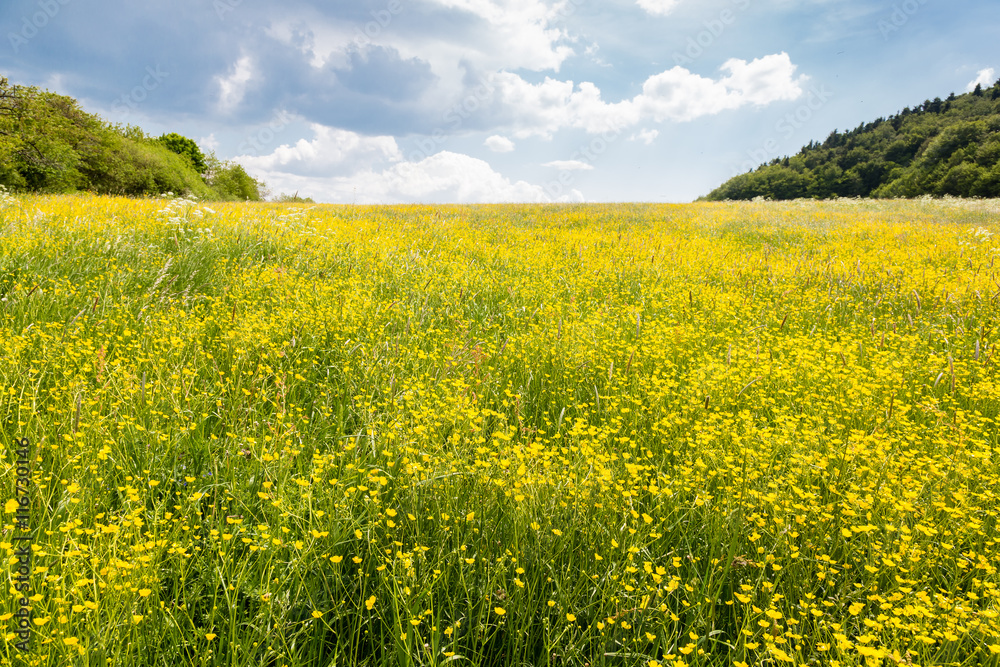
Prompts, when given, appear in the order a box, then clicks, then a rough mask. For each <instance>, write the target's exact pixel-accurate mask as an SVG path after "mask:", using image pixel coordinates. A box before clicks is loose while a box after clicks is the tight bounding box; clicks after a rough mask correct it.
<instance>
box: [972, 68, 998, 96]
mask: <svg viewBox="0 0 1000 667" xmlns="http://www.w3.org/2000/svg"><path fill="white" fill-rule="evenodd" d="M995 73H996V72H995V70H994V69H993V68H992V67H987V68H986V69H981V70H979V72H978V73H976V78H975V79H973V80H972V81H970V82H969V85H967V86H966V87H965V90H966V92H969V93H971V92H972V91H973V90H975V89H976V86H977V85H980V86H982V87H983V88H989V87H990V86H992V85H993V83H994V79H993V75H994V74H995Z"/></svg>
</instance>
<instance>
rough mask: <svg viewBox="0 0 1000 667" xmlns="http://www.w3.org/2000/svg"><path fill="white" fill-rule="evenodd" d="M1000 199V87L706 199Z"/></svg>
mask: <svg viewBox="0 0 1000 667" xmlns="http://www.w3.org/2000/svg"><path fill="white" fill-rule="evenodd" d="M925 194H929V195H953V196H957V197H1000V81H997V82H996V83H995V84H994V85H993V86H992V87H991V88H987V89H985V90H984V89H983V88H982V87H980V86H976V89H975V90H974V91H973V92H971V93H966V94H964V95H958V96H956V95H955V94H954V93H952V94H951V95H950V96H949V97H948V98H947V99H945V100H942V99H940V98H935V99H934V100H927V101H925V102H924V103H923V104H920V105H918V106H917V107H916V108H915V109H910V108H909V107H907V108H906V109H903V111H901V112H900V113H898V114H895V115H893V116H891V117H889V118H878V119H876V120H875V121H873V122H871V123H864V124H862V125H859V126H858V127H856V128H854V129H853V130H850V131H847V132H836V131H834V132H833V133H831V134H830V136H828V137H827V138H826V141H824V142H822V143H816V142H810V143H809V145H807V146H804V147H803V148H802V150H800V151H799V152H798V154H797V155H794V156H791V157H785V158H778V159H775V160H772V161H771V162H769V163H767V164H763V165H761V166H759V167H757V168H756V169H755V170H753V171H749V172H747V173H745V174H740V175H738V176H735V177H733V178H731V179H729V180H728V181H726V182H725V183H723V184H722V185H721V186H719V187H718V188H716V189H715V190H713V191H712V192H710V193H709V194H708V195H707V196H706V197H704V199H708V200H715V201H718V200H723V199H753V198H754V197H765V198H770V199H795V198H798V197H817V198H827V197H858V196H860V197H916V196H919V195H925Z"/></svg>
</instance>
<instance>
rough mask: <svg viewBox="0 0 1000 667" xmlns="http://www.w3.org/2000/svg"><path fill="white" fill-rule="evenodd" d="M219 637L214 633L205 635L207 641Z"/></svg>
mask: <svg viewBox="0 0 1000 667" xmlns="http://www.w3.org/2000/svg"><path fill="white" fill-rule="evenodd" d="M218 636H219V635H217V634H215V633H214V632H209V633H206V634H205V639H207V640H208V641H212V640H213V639H215V638H216V637H218Z"/></svg>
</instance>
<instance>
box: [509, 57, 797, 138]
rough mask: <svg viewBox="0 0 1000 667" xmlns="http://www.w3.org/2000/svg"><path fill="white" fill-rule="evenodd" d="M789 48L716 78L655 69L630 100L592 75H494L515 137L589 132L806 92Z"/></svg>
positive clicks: (739, 63) (726, 66)
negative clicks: (604, 94)
mask: <svg viewBox="0 0 1000 667" xmlns="http://www.w3.org/2000/svg"><path fill="white" fill-rule="evenodd" d="M795 69H796V66H795V65H794V64H793V63H792V61H791V58H789V57H788V54H787V53H784V52H782V53H776V54H772V55H768V56H764V57H762V58H757V59H755V60H752V61H750V62H747V61H745V60H740V59H738V58H732V59H730V60H727V61H726V62H725V63H723V65H722V67H721V68H720V70H721V71H722V72H724V73H727V76H724V77H721V78H719V79H710V78H707V77H703V76H700V75H698V74H694V73H692V72H690V71H688V70H687V69H685V68H683V67H680V66H677V67H673V68H671V69H669V70H666V71H664V72H661V73H659V74H655V75H653V76H651V77H649V78H648V79H646V81H645V82H644V83H643V86H642V92H641V93H640V94H638V95H636V96H635V97H634V98H632V99H630V100H623V101H621V102H614V103H611V102H605V101H604V100H603V99H601V91H600V90H599V89H598V88H597V86H595V85H594V84H593V83H590V82H588V81H584V82H582V83H580V84H579V85H578V86H575V85H574V84H573V82H572V81H559V80H556V79H552V78H550V77H546V78H545V80H544V81H543V82H541V83H537V84H532V83H528V82H527V81H525V80H524V79H522V78H521V77H520V76H518V75H517V74H514V73H512V72H500V73H499V74H498V75H497V76H496V77H495V78H494V82H495V86H496V92H495V98H496V100H497V101H499V103H500V105H501V108H502V109H503V113H504V114H505V116H506V120H507V122H509V123H510V124H511V125H512V126H513V134H514V136H515V137H521V138H523V137H529V136H541V137H551V136H552V134H553V133H554V132H556V131H557V130H560V129H562V128H566V127H572V128H578V129H583V130H586V131H587V132H590V133H597V132H619V131H621V130H623V129H624V128H626V127H629V126H632V125H636V124H638V123H639V122H641V121H642V120H647V119H649V120H654V121H656V122H664V121H678V122H683V121H689V120H693V119H695V118H698V117H701V116H706V115H712V114H716V113H719V112H721V111H724V110H727V109H737V108H739V107H742V106H746V105H755V106H763V105H765V104H770V103H771V102H776V101H781V100H794V99H796V98H798V97H799V96H800V95H802V92H803V91H802V84H803V83H805V81H806V79H807V77H805V76H798V77H796V76H795Z"/></svg>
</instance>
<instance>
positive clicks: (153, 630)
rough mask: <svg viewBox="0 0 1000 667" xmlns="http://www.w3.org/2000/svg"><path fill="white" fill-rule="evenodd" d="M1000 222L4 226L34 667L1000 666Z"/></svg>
mask: <svg viewBox="0 0 1000 667" xmlns="http://www.w3.org/2000/svg"><path fill="white" fill-rule="evenodd" d="M998 221H1000V205H998V204H997V202H990V201H979V202H964V203H963V202H958V201H930V200H924V201H911V202H858V201H852V200H846V201H836V202H819V203H811V202H790V203H770V202H751V203H743V204H729V203H723V204H690V205H635V204H622V205H591V206H521V205H517V206H513V205H510V206H508V205H503V206H477V207H462V206H398V207H360V206H359V207H350V206H339V207H335V206H312V207H307V206H291V205H273V204H261V205H253V204H220V205H214V204H213V205H211V206H210V207H209V206H205V205H202V204H199V203H195V202H190V201H187V200H183V199H178V200H172V201H169V200H128V199H111V198H91V197H34V196H24V197H7V196H5V197H4V198H3V201H2V202H0V298H2V301H0V380H2V382H0V429H2V447H3V448H2V449H0V479H2V485H0V489H2V493H3V499H2V501H0V502H3V503H4V506H3V509H4V512H5V513H4V514H3V517H4V520H3V523H4V526H3V536H2V538H0V541H2V542H0V547H2V548H3V549H4V550H5V558H6V559H7V563H8V566H7V568H5V570H4V574H3V576H5V577H6V581H5V582H4V584H5V589H7V593H5V594H4V595H3V596H0V632H2V633H4V634H6V638H5V641H4V643H3V644H0V663H2V664H12V665H22V664H25V665H29V664H30V665H51V666H59V667H61V666H63V665H101V666H102V667H103V666H105V665H115V666H116V667H117V666H123V667H125V666H128V667H132V666H135V667H140V666H147V665H165V666H171V667H176V666H180V665H227V666H234V667H235V666H250V665H253V666H254V667H283V666H288V667H296V666H307V665H308V666H313V665H315V666H323V667H325V666H327V665H372V666H375V665H443V664H454V665H456V667H457V666H461V665H560V666H570V665H572V666H581V667H585V666H587V665H590V666H597V665H611V666H619V665H621V666H624V665H649V666H651V667H656V666H657V665H720V666H721V665H781V664H800V665H831V666H834V667H836V666H838V665H840V666H841V667H846V666H848V665H866V666H876V665H878V666H883V665H890V666H891V665H911V664H912V665H941V664H950V665H969V666H971V665H984V664H998V663H1000V588H998V585H1000V576H998V572H997V568H998V567H1000V534H998V533H997V523H998V510H1000V435H998V423H997V419H998V417H997V415H998V409H1000V386H998V374H997V366H998V362H1000V359H998V354H997V349H996V346H995V344H996V342H998V337H1000V332H998V331H997V325H998V313H1000V282H998V281H1000V278H998V273H1000V266H996V265H998V264H1000V228H998ZM20 438H26V439H27V440H28V441H29V442H30V446H31V460H32V467H31V473H30V477H31V484H30V487H29V489H28V494H29V496H30V499H31V501H30V502H31V505H30V519H28V521H29V522H30V528H31V529H32V530H34V531H35V532H34V534H33V535H34V537H33V539H32V541H31V548H32V551H33V554H32V557H31V575H30V589H29V590H28V592H27V593H21V592H18V591H17V590H15V583H16V581H15V578H16V576H17V569H18V567H19V562H20V561H19V560H18V558H17V557H16V555H15V553H16V550H17V549H18V548H20V547H22V546H23V544H24V543H22V542H17V541H16V540H15V538H16V537H18V536H23V535H25V533H23V532H22V531H21V530H20V529H16V528H15V515H16V512H17V511H18V509H19V507H18V503H17V500H16V499H15V493H16V488H15V486H16V484H15V482H16V477H17V474H16V467H17V466H16V459H17V453H16V449H17V445H16V442H15V439H20ZM22 595H28V596H30V598H29V600H30V614H31V621H30V627H31V639H30V648H29V650H28V651H23V650H21V649H19V648H18V647H17V643H18V642H20V641H21V640H20V639H19V638H18V636H17V634H16V633H17V631H18V629H19V627H20V626H19V617H18V616H16V614H18V613H19V611H20V610H21V609H22V607H21V605H20V603H19V600H20V598H21V597H22Z"/></svg>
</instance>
